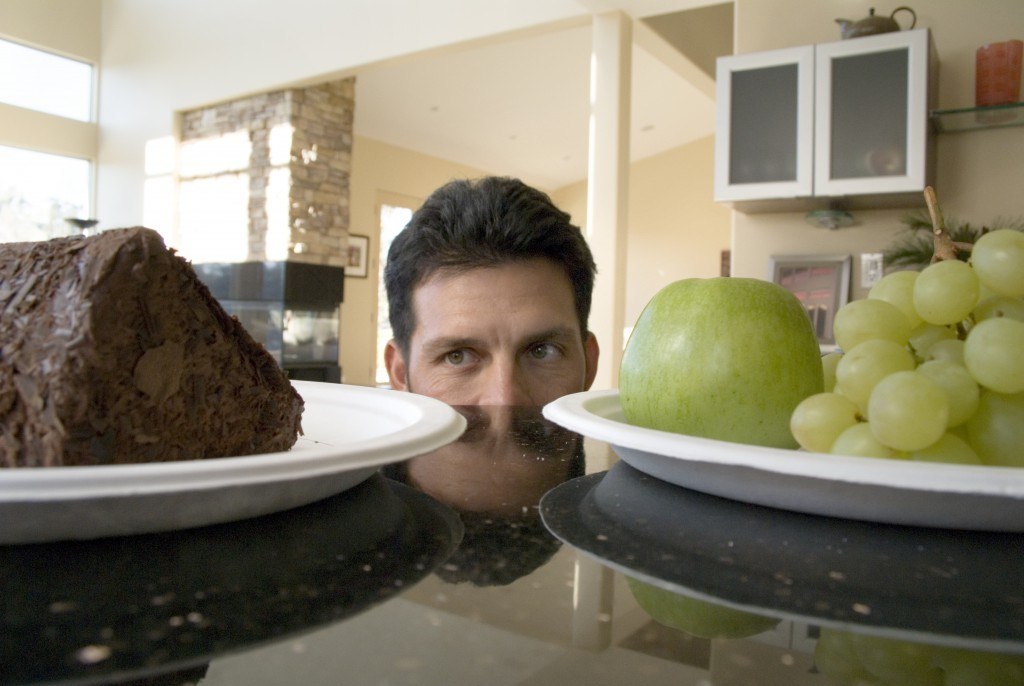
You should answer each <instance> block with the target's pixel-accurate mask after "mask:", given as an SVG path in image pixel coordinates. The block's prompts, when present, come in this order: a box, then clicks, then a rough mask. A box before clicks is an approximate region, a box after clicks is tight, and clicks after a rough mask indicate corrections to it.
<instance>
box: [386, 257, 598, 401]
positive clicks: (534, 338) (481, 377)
mask: <svg viewBox="0 0 1024 686" xmlns="http://www.w3.org/2000/svg"><path fill="white" fill-rule="evenodd" d="M412 306H413V313H414V315H415V322H416V328H415V329H414V331H413V333H412V337H411V338H410V341H409V359H404V357H403V356H402V354H401V351H400V350H398V348H397V346H396V345H395V344H394V341H392V342H389V343H388V346H387V349H386V350H385V362H386V364H387V368H388V374H389V376H390V377H391V385H392V387H393V388H395V389H398V390H405V391H412V392H413V393H419V394H421V395H427V396H431V397H433V398H437V399H438V400H442V401H444V402H446V403H448V404H450V405H534V406H540V405H545V404H547V403H548V402H550V401H552V400H554V399H556V398H560V397H561V396H563V395H567V394H569V393H575V392H577V391H583V390H586V389H588V388H590V384H591V383H593V381H594V374H595V372H596V371H597V355H598V350H597V341H596V340H595V339H594V336H593V334H587V335H586V338H584V337H583V335H582V334H581V332H580V326H579V320H578V319H577V317H576V307H575V303H574V301H573V291H572V286H571V284H570V283H569V279H568V277H566V275H565V272H564V271H562V269H561V268H560V267H559V266H558V265H557V264H555V263H554V262H552V261H551V260H548V259H546V258H533V259H530V260H525V261H522V262H513V263H508V264H503V265H500V266H496V267H479V268H475V269H470V270H468V271H456V270H444V269H442V270H439V271H438V272H436V273H435V274H433V275H432V276H431V277H430V278H429V279H427V281H426V282H424V283H423V284H422V285H420V286H419V287H417V288H416V289H415V290H414V291H413V298H412Z"/></svg>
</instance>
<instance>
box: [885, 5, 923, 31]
mask: <svg viewBox="0 0 1024 686" xmlns="http://www.w3.org/2000/svg"><path fill="white" fill-rule="evenodd" d="M903 11H907V12H910V26H908V27H907V28H905V29H903V30H904V31H909V30H910V29H912V28H914V26H916V25H917V12H915V11H914V10H912V9H910V8H909V7H905V6H904V7H897V8H896V9H894V10H893V11H892V14H891V15H889V18H890V19H892V20H893V21H896V14H897V13H898V12H903ZM897 25H898V24H897Z"/></svg>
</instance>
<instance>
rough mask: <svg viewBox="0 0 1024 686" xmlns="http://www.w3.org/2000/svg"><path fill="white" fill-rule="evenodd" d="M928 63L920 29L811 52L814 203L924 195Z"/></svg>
mask: <svg viewBox="0 0 1024 686" xmlns="http://www.w3.org/2000/svg"><path fill="white" fill-rule="evenodd" d="M928 59H929V45H928V31H927V29H920V30H916V31H898V32H893V33H886V34H881V35H878V36H870V37H865V38H853V39H850V40H845V41H840V42H838V43H827V44H823V45H818V46H817V47H816V54H815V69H816V72H817V74H816V83H815V86H816V96H817V109H816V112H815V117H816V121H815V139H816V140H815V162H814V176H815V178H814V190H815V194H816V195H824V196H837V195H859V194H870V193H894V192H903V191H916V190H921V189H922V188H924V186H925V168H926V151H925V146H926V144H927V133H928Z"/></svg>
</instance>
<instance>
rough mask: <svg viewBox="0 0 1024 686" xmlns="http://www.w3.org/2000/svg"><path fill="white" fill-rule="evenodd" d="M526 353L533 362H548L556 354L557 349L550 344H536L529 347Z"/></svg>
mask: <svg viewBox="0 0 1024 686" xmlns="http://www.w3.org/2000/svg"><path fill="white" fill-rule="evenodd" d="M527 353H528V354H529V355H530V357H532V358H533V359H535V360H549V359H552V358H553V357H555V356H556V355H557V354H558V348H557V347H556V346H554V345H553V344H551V343H538V344H537V345H534V346H531V347H530V349H529V350H528V351H527Z"/></svg>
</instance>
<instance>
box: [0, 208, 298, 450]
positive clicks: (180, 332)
mask: <svg viewBox="0 0 1024 686" xmlns="http://www.w3.org/2000/svg"><path fill="white" fill-rule="evenodd" d="M302 409H303V402H302V398H301V397H299V394H298V393H297V392H296V391H295V390H294V389H293V388H292V386H291V384H290V383H289V382H288V379H287V377H286V375H285V373H284V372H283V370H282V369H281V368H280V367H279V366H278V364H277V362H276V361H275V360H274V358H273V357H271V356H270V354H269V353H267V351H266V350H265V349H264V348H263V346H261V345H260V344H259V343H257V342H256V341H254V340H253V338H252V337H251V336H250V335H249V334H248V332H246V331H245V329H243V328H242V326H241V325H240V324H239V323H238V321H237V320H236V319H235V318H233V317H231V316H229V315H228V314H227V313H226V312H225V311H224V309H223V308H222V307H221V306H220V304H219V303H217V301H216V300H215V299H214V298H213V297H212V296H211V295H210V292H209V290H208V289H207V288H206V286H205V285H204V284H203V283H202V282H200V281H199V280H198V279H197V278H196V275H195V272H194V271H193V270H192V267H191V265H189V263H188V262H187V261H185V260H184V259H182V258H181V257H179V256H177V255H175V254H174V251H173V250H170V249H168V248H167V247H166V246H165V245H164V243H163V240H162V239H161V237H160V235H159V234H157V233H156V232H155V231H152V230H150V229H145V228H141V227H136V228H131V229H113V230H109V231H104V232H102V233H100V234H98V235H96V236H93V237H88V238H87V237H81V236H75V237H69V238H58V239H54V240H51V241H46V242H40V243H8V244H2V245H0V465H2V466H7V467H37V466H52V465H90V464H116V463H130V462H148V461H165V460H182V459H198V458H207V457H221V456H228V455H249V454H254V453H265V452H275V451H281V450H287V449H288V448H290V447H291V446H292V445H293V444H294V443H295V441H296V440H297V437H298V434H300V433H301V416H302Z"/></svg>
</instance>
